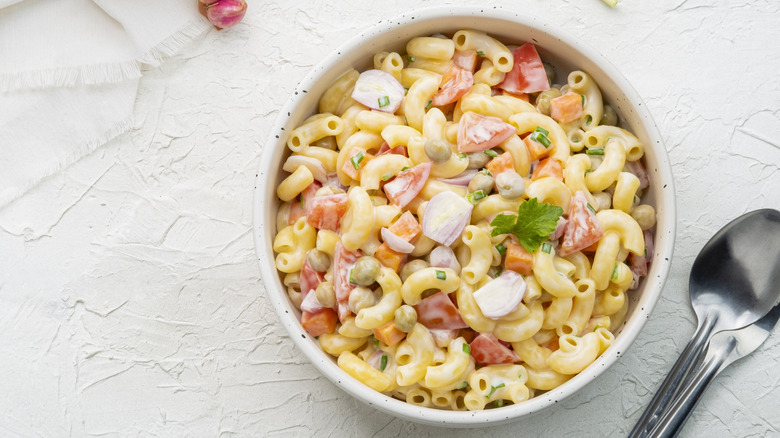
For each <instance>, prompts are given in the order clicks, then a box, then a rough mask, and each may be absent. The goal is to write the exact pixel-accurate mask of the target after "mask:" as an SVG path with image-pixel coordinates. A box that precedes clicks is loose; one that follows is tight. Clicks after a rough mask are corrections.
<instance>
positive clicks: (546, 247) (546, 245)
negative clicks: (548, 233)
mask: <svg viewBox="0 0 780 438" xmlns="http://www.w3.org/2000/svg"><path fill="white" fill-rule="evenodd" d="M550 251H552V245H551V244H550V242H544V244H543V245H542V252H546V253H547V254H549V253H550Z"/></svg>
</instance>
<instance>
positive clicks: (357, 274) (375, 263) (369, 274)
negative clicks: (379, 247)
mask: <svg viewBox="0 0 780 438" xmlns="http://www.w3.org/2000/svg"><path fill="white" fill-rule="evenodd" d="M381 269H382V264H381V263H379V260H377V259H375V258H373V257H371V256H364V257H361V258H359V259H358V260H357V262H356V263H355V267H354V268H352V282H353V283H355V284H357V285H358V286H370V285H372V284H373V283H374V282H375V281H376V278H377V277H378V276H379V271H380V270H381Z"/></svg>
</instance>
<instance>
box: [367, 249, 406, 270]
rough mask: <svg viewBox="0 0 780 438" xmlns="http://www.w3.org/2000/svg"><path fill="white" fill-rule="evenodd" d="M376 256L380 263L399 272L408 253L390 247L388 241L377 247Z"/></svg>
mask: <svg viewBox="0 0 780 438" xmlns="http://www.w3.org/2000/svg"><path fill="white" fill-rule="evenodd" d="M374 258H376V259H377V260H379V263H381V264H382V265H383V266H385V267H386V268H390V269H392V270H393V271H395V272H398V271H400V270H401V265H402V264H403V263H404V262H405V261H406V258H407V255H406V254H403V253H400V252H398V251H395V250H393V249H390V247H389V246H387V244H386V243H382V244H381V245H379V246H378V247H377V248H376V252H375V253H374Z"/></svg>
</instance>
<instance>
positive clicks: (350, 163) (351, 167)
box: [341, 148, 374, 179]
mask: <svg viewBox="0 0 780 438" xmlns="http://www.w3.org/2000/svg"><path fill="white" fill-rule="evenodd" d="M349 152H350V156H349V158H347V159H346V160H345V161H344V165H343V166H341V170H342V171H343V172H344V173H345V174H347V175H348V176H349V177H350V178H352V179H357V178H358V172H360V169H362V168H363V167H364V166H365V165H366V163H368V162H369V161H371V159H372V158H374V156H373V155H371V154H369V153H368V152H366V151H365V149H362V148H353V149H352V150H351V151H349ZM359 154H363V158H362V159H358V158H355V157H357V156H358V155H359ZM353 159H354V160H353ZM358 161H360V162H359V163H358ZM356 164H357V169H356V168H355V165H356Z"/></svg>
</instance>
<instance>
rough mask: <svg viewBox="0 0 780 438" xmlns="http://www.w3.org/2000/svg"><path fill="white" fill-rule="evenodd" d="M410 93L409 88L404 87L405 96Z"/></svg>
mask: <svg viewBox="0 0 780 438" xmlns="http://www.w3.org/2000/svg"><path fill="white" fill-rule="evenodd" d="M408 92H409V87H404V96H406V93H408Z"/></svg>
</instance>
